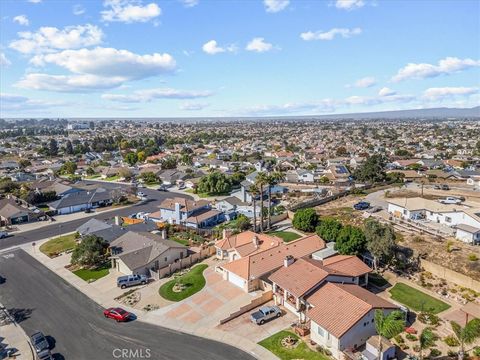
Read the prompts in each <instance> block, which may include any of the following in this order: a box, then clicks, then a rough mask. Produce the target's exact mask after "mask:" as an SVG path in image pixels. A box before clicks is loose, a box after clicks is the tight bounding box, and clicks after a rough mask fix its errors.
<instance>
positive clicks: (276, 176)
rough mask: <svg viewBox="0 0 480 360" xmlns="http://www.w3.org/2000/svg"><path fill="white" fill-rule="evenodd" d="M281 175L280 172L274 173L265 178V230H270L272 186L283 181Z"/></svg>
mask: <svg viewBox="0 0 480 360" xmlns="http://www.w3.org/2000/svg"><path fill="white" fill-rule="evenodd" d="M283 177H284V176H283V174H282V173H281V172H278V171H275V172H272V173H270V174H268V176H267V178H266V183H267V186H268V220H267V229H268V230H270V229H271V228H272V186H275V185H276V184H278V182H279V181H281V180H282V179H283Z"/></svg>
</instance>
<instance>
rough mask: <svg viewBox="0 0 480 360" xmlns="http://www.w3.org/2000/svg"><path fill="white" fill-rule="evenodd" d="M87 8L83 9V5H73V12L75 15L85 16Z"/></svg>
mask: <svg viewBox="0 0 480 360" xmlns="http://www.w3.org/2000/svg"><path fill="white" fill-rule="evenodd" d="M85 11H86V10H85V8H84V7H83V5H82V4H76V5H73V8H72V12H73V15H77V16H78V15H82V14H85Z"/></svg>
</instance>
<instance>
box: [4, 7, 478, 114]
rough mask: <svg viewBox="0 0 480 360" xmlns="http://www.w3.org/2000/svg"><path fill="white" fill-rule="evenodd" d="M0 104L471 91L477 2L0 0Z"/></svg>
mask: <svg viewBox="0 0 480 360" xmlns="http://www.w3.org/2000/svg"><path fill="white" fill-rule="evenodd" d="M0 13H1V18H0V27H1V31H0V34H1V35H0V66H1V69H0V71H1V76H0V93H1V94H0V116H1V117H6V118H9V117H43V116H51V117H115V116H119V117H125V118H133V117H224V116H293V115H322V114H341V113H354V112H357V113H358V112H375V111H393V110H404V109H421V108H435V107H456V108H464V107H473V106H477V105H479V104H480V94H479V88H480V45H479V44H480V21H479V15H478V14H479V13H480V2H478V1H468V0H467V1H381V0H327V1H294V0H291V1H289V0H264V1H261V0H255V1H253V0H252V1H208V0H178V1H153V0H144V1H141V0H105V1H50V0H25V1H9V0H7V1H2V2H0Z"/></svg>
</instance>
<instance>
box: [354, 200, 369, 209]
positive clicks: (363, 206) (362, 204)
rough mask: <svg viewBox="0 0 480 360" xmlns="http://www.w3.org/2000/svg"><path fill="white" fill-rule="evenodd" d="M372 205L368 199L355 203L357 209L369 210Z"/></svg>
mask: <svg viewBox="0 0 480 360" xmlns="http://www.w3.org/2000/svg"><path fill="white" fill-rule="evenodd" d="M369 207H370V203H369V202H367V201H360V202H358V203H356V204H355V205H353V208H354V209H355V210H367V209H368V208H369Z"/></svg>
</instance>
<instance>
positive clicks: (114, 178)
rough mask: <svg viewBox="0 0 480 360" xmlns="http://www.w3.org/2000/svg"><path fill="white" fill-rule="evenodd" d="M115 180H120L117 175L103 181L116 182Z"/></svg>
mask: <svg viewBox="0 0 480 360" xmlns="http://www.w3.org/2000/svg"><path fill="white" fill-rule="evenodd" d="M117 180H120V176H118V175H114V176H110V177H107V178H106V179H105V181H117Z"/></svg>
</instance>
